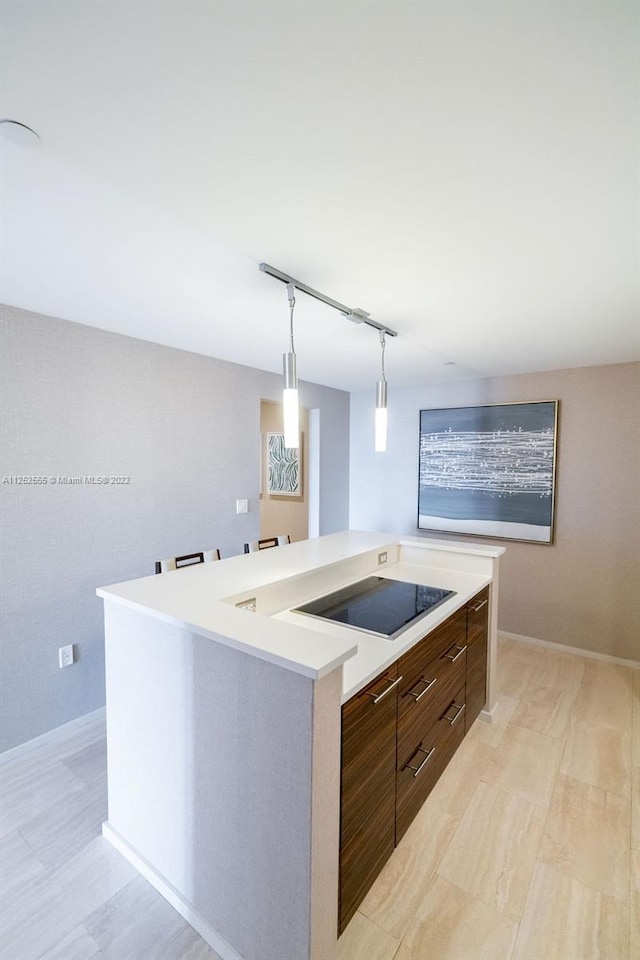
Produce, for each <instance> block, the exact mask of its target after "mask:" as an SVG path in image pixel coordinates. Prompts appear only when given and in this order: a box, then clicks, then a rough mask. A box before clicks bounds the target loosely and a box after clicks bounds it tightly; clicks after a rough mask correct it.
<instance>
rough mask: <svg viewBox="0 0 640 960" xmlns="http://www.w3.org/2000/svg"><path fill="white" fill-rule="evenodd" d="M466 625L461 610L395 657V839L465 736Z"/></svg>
mask: <svg viewBox="0 0 640 960" xmlns="http://www.w3.org/2000/svg"><path fill="white" fill-rule="evenodd" d="M466 629H467V612H466V609H462V610H459V611H458V612H457V613H455V614H454V615H453V616H452V617H449V619H448V620H446V621H445V622H444V623H443V624H442V625H441V626H440V627H437V628H436V629H435V630H434V631H433V633H431V634H429V635H428V636H426V637H425V638H424V640H421V641H420V642H419V643H417V644H416V645H415V647H412V648H411V650H409V651H408V652H407V653H406V654H405V655H404V656H402V657H400V660H399V661H398V670H399V672H400V674H401V675H402V677H403V680H402V683H401V684H400V685H399V687H400V689H399V695H398V749H397V777H396V843H398V842H399V841H400V838H401V837H402V836H403V835H404V834H405V833H406V830H407V828H408V826H409V824H410V823H411V821H412V820H413V818H414V817H415V815H416V813H417V812H418V810H419V809H420V807H421V806H422V804H423V803H424V801H425V800H426V798H427V797H428V795H429V794H430V793H431V790H432V789H433V787H434V786H435V784H436V781H437V780H438V777H439V776H440V774H441V773H442V771H443V770H444V768H445V766H446V765H447V763H448V762H449V759H450V758H451V756H452V755H453V752H454V750H455V749H456V747H457V745H458V743H459V742H460V740H461V739H462V737H463V736H464V709H465V706H464V705H465V675H466V649H467V647H466ZM454 728H455V736H453V737H452V736H451V735H450V734H451V733H453V731H454ZM459 730H460V731H461V734H460V737H458V731H459Z"/></svg>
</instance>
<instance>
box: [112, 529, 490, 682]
mask: <svg viewBox="0 0 640 960" xmlns="http://www.w3.org/2000/svg"><path fill="white" fill-rule="evenodd" d="M382 551H387V553H388V561H387V563H385V564H382V565H379V564H378V553H379V552H382ZM503 553H504V548H503V547H493V546H488V545H485V544H480V543H479V544H471V545H470V544H466V543H461V542H458V541H446V540H435V539H427V538H424V537H410V536H406V537H402V536H398V535H397V534H395V535H394V534H383V533H371V532H368V531H353V530H351V531H347V532H345V533H338V534H331V535H329V536H324V537H319V538H317V539H313V540H304V541H301V542H298V543H292V544H289V545H287V546H282V547H278V548H276V549H272V550H264V551H260V552H258V553H253V554H246V555H241V556H238V557H230V558H228V559H226V560H221V561H216V562H213V563H204V564H196V565H194V566H193V567H190V568H188V569H182V570H176V571H172V572H170V573H166V574H160V575H153V576H149V577H143V578H141V579H138V580H129V581H126V582H124V583H118V584H113V585H111V586H105V587H100V588H99V589H98V590H97V591H96V592H97V594H98V596H100V597H102V598H103V599H104V600H105V601H107V602H113V603H117V604H121V605H124V606H126V607H129V608H131V609H134V610H138V611H139V612H141V613H144V614H146V615H148V616H151V617H155V618H157V619H159V620H162V621H164V622H166V623H170V624H173V625H175V626H177V627H180V628H182V629H184V630H187V631H190V632H192V633H196V634H198V635H200V636H203V637H207V638H209V639H211V640H213V641H216V642H218V643H222V644H224V645H226V646H230V647H233V648H235V649H237V650H241V651H243V652H245V653H247V654H249V655H251V656H256V657H260V658H261V659H264V660H266V661H269V662H272V663H274V664H277V665H279V666H282V667H284V668H286V669H288V670H292V671H295V672H297V673H301V674H303V675H305V676H308V677H310V678H312V679H319V678H320V677H322V676H324V675H325V674H327V673H329V672H331V671H332V670H334V669H335V668H336V667H338V666H339V665H340V664H344V675H343V700H345V699H348V697H350V696H352V695H353V694H354V693H355V692H357V690H359V689H361V688H362V687H363V686H364V685H365V684H366V683H368V682H369V680H370V679H372V678H373V677H374V676H376V675H377V674H378V673H380V672H381V671H382V670H384V669H385V667H386V666H388V665H389V664H390V663H392V662H393V661H394V660H396V659H397V658H398V656H400V655H401V654H402V653H403V652H405V651H406V650H407V649H409V648H410V647H411V646H412V645H413V644H414V643H416V642H417V641H418V640H419V639H420V638H421V637H423V636H424V635H425V634H426V633H428V632H430V631H431V630H432V629H434V628H435V627H437V626H438V625H439V624H440V623H442V622H443V621H444V620H446V619H447V617H449V616H450V615H451V614H452V613H453V612H454V611H455V610H457V609H459V608H460V607H461V606H462V605H463V604H465V603H466V602H467V601H468V600H469V599H471V597H472V596H474V594H476V593H477V592H478V590H481V589H482V588H483V587H484V586H486V585H487V584H488V583H489V582H490V581H491V579H492V570H493V562H494V561H495V560H496V559H497V558H499V557H500V556H501V555H502V554H503ZM371 573H375V574H378V575H382V576H389V577H392V578H395V579H399V580H407V581H409V582H412V583H425V584H431V585H433V586H442V587H447V588H448V589H451V590H455V591H456V593H455V596H454V597H451V598H450V599H449V600H447V601H446V602H445V603H443V604H442V605H441V606H439V607H437V608H436V609H435V610H434V611H433V612H432V613H430V614H428V615H427V616H426V617H424V618H423V619H422V620H420V621H418V622H417V623H415V624H414V625H413V626H409V627H407V629H406V630H405V631H403V633H402V634H401V635H400V636H399V637H398V638H397V639H395V640H388V639H386V638H383V637H377V636H374V635H371V634H361V633H360V632H358V631H356V630H353V629H352V628H349V627H342V626H339V625H337V624H329V623H325V622H322V621H315V620H312V619H311V618H309V617H303V616H302V615H300V614H296V613H292V612H291V611H290V609H289V608H290V607H292V606H295V605H296V604H297V603H299V602H301V599H303V598H306V599H312V598H313V597H314V596H320V595H321V594H323V593H326V592H328V590H330V589H335V588H336V587H337V586H339V585H344V584H347V583H350V582H353V581H354V580H358V579H360V578H361V577H363V576H367V575H370V574H371ZM245 595H246V598H247V599H248V598H250V597H254V596H258V597H259V598H260V600H259V603H258V609H257V613H252V612H249V611H246V610H242V609H239V608H237V607H236V606H235V602H238V600H240V599H242V598H243V597H244V596H245ZM261 608H262V609H261Z"/></svg>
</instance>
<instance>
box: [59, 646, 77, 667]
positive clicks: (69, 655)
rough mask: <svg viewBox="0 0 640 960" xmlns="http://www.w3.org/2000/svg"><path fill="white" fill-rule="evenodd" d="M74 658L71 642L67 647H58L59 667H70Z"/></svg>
mask: <svg viewBox="0 0 640 960" xmlns="http://www.w3.org/2000/svg"><path fill="white" fill-rule="evenodd" d="M74 660H75V657H74V655H73V644H72V643H70V644H69V645H68V646H67V647H60V649H59V650H58V666H59V667H60V669H62V667H70V666H71V664H72V663H73V662H74Z"/></svg>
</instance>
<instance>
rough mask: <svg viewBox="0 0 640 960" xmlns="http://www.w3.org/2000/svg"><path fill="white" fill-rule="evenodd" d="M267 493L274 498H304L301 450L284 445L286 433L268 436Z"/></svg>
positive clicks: (269, 434)
mask: <svg viewBox="0 0 640 960" xmlns="http://www.w3.org/2000/svg"><path fill="white" fill-rule="evenodd" d="M266 446H267V456H266V461H267V493H268V494H269V496H272V497H274V496H275V497H300V496H302V486H301V474H300V449H301V448H297V449H292V448H291V447H285V445H284V433H268V434H267V444H266Z"/></svg>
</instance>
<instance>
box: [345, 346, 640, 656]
mask: <svg viewBox="0 0 640 960" xmlns="http://www.w3.org/2000/svg"><path fill="white" fill-rule="evenodd" d="M554 399H559V400H560V415H559V439H558V464H557V485H556V513H555V516H556V525H555V542H554V544H553V545H552V546H544V545H539V544H529V543H515V542H510V541H500V540H495V541H489V542H495V543H500V544H502V545H503V546H505V547H506V548H507V553H506V555H505V557H504V558H503V560H502V566H501V586H500V609H499V612H498V627H499V629H501V630H505V631H508V632H511V633H518V634H521V635H524V636H528V637H536V638H538V639H542V640H549V641H552V642H555V643H563V644H569V645H571V646H576V647H581V648H583V649H585V650H591V651H597V652H600V653H605V654H610V655H613V656H618V657H625V658H631V659H634V660H640V639H639V638H640V591H639V590H638V583H640V483H639V480H640V446H639V444H638V424H639V423H640V365H639V364H635V363H629V364H616V365H611V366H602V367H585V368H581V369H574V370H559V371H552V372H548V373H536V374H529V375H521V376H513V377H502V378H494V379H486V380H466V381H456V382H451V383H448V384H443V383H439V384H432V385H424V386H419V387H411V388H405V389H394V388H393V383H392V382H391V383H390V386H389V443H388V451H387V453H385V454H376V453H374V452H373V406H374V397H373V393H372V392H367V393H355V394H352V396H351V509H350V526H351V527H352V528H355V529H364V530H384V531H399V532H404V533H411V534H417V533H418V531H417V529H416V524H417V498H418V419H419V411H420V410H421V409H428V408H430V407H433V408H436V407H446V406H456V405H458V406H466V405H471V404H480V403H505V402H514V401H520V400H525V401H526V400H554ZM420 534H422V535H424V536H438V535H437V534H429V533H427V532H426V531H420ZM450 539H462V540H464V539H467V540H469V539H471V538H465V537H456V536H453V537H450ZM487 540H488V538H487ZM475 542H477V541H475Z"/></svg>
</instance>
